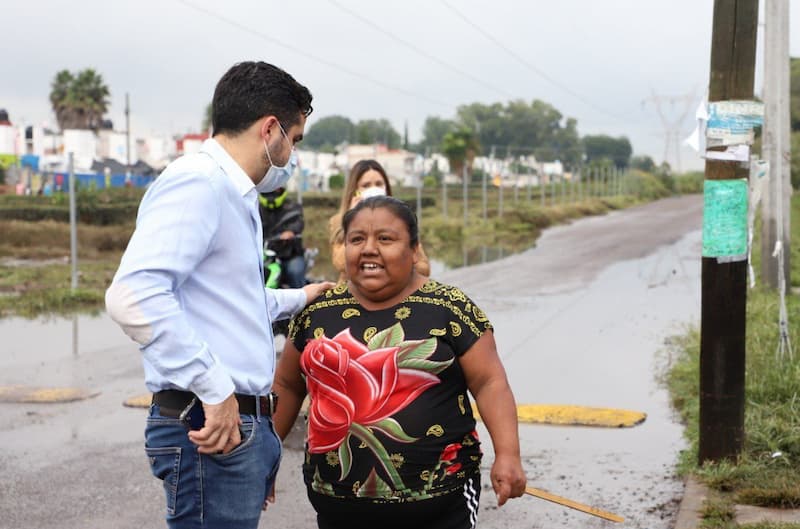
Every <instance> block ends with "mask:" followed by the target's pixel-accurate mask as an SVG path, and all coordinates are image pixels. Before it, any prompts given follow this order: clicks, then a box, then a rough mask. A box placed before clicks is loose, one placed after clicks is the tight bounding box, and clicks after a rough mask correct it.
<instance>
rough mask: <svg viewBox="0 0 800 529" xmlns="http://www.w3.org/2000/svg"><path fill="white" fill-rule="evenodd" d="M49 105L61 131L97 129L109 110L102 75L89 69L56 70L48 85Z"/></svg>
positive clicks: (106, 89) (107, 90)
mask: <svg viewBox="0 0 800 529" xmlns="http://www.w3.org/2000/svg"><path fill="white" fill-rule="evenodd" d="M50 87H51V88H50V104H51V105H52V106H53V112H55V114H56V120H57V121H58V126H59V127H60V128H61V130H64V129H92V130H96V129H98V128H99V127H100V125H101V124H102V121H103V114H105V113H106V111H107V110H108V97H109V95H110V92H109V89H108V86H107V85H106V84H105V83H104V82H103V77H102V76H101V75H100V74H98V73H97V72H95V71H94V70H93V69H91V68H87V69H85V70H82V71H80V72H78V73H77V75H74V74H72V73H71V72H70V71H68V70H61V71H60V72H58V73H57V74H56V76H55V78H54V79H53V82H52V84H51V85H50Z"/></svg>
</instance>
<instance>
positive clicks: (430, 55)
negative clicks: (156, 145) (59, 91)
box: [0, 0, 800, 169]
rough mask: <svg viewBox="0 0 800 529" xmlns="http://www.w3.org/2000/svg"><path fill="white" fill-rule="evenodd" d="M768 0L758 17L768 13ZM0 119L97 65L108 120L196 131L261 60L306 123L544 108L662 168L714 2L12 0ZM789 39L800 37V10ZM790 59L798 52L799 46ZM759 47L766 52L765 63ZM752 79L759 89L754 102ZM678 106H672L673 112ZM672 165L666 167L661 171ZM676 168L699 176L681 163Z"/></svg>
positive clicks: (698, 73)
mask: <svg viewBox="0 0 800 529" xmlns="http://www.w3.org/2000/svg"><path fill="white" fill-rule="evenodd" d="M764 1H765V0H762V2H761V3H762V9H763V3H764ZM3 4H4V7H3V19H4V23H3V25H2V26H3V27H2V30H0V49H1V50H3V51H4V53H3V55H4V57H5V58H6V60H5V61H4V68H3V76H2V81H0V108H5V109H7V110H8V112H9V114H10V117H11V120H12V122H13V123H15V124H41V123H43V122H47V123H50V124H54V122H55V119H54V117H53V114H52V112H51V110H50V103H49V101H48V94H49V90H50V83H51V81H52V79H53V77H54V76H55V74H56V72H57V71H59V70H61V69H65V68H66V69H69V70H72V71H77V70H81V69H84V68H94V69H96V70H97V71H98V72H99V73H100V74H101V75H102V76H103V78H104V80H105V82H106V83H107V84H108V85H109V87H110V89H111V105H110V109H109V117H110V118H111V119H112V120H113V121H114V123H115V127H116V128H117V129H124V123H125V122H124V106H125V93H126V92H127V93H129V94H130V99H131V130H132V132H133V133H134V134H135V135H146V134H151V133H154V134H158V133H161V134H172V133H179V132H190V131H191V132H197V131H198V130H199V127H200V123H201V121H202V118H203V112H204V108H205V106H206V104H207V103H208V102H210V100H211V96H212V94H213V90H214V85H215V84H216V82H217V80H218V79H219V77H220V76H221V75H222V74H223V73H224V72H225V71H226V70H227V69H228V68H229V67H230V66H231V65H232V64H233V63H235V62H237V61H241V60H251V59H256V60H265V61H267V62H271V63H273V64H276V65H278V66H280V67H282V68H284V69H286V70H287V71H289V72H290V73H291V74H292V75H293V76H294V77H295V78H296V79H297V80H298V81H300V82H301V83H303V84H305V85H306V86H308V87H309V89H310V90H311V92H312V94H313V95H314V102H313V106H314V109H315V110H314V114H313V115H312V119H311V120H310V123H312V124H313V122H314V120H316V119H319V118H320V117H324V116H329V115H332V114H340V115H344V116H347V117H349V118H350V119H352V120H354V121H357V120H359V119H365V118H388V119H389V120H391V121H392V123H393V124H394V125H395V127H396V128H397V130H398V131H399V132H400V133H401V134H402V130H403V126H404V123H405V122H408V127H409V134H410V136H411V140H412V141H414V140H418V139H419V138H420V136H421V129H422V124H423V122H424V121H425V118H426V117H427V116H439V117H442V118H452V117H454V116H455V111H456V108H457V107H458V105H462V104H469V103H473V102H481V103H487V104H488V103H493V102H498V101H500V102H505V101H508V100H509V99H524V100H526V101H531V100H533V99H541V100H543V101H546V102H548V103H550V104H552V105H553V106H555V107H556V108H557V109H558V110H559V111H560V112H561V113H562V114H563V115H564V116H567V117H574V118H576V119H577V121H578V130H579V132H580V133H581V134H582V135H584V134H598V133H603V134H610V135H613V136H621V135H625V136H627V137H628V138H629V139H630V140H631V143H632V144H633V148H634V153H636V154H648V155H651V156H652V157H653V158H654V159H655V160H656V161H657V162H660V161H661V160H662V159H663V158H664V136H663V130H664V129H663V125H662V121H661V119H660V118H659V115H658V113H657V109H656V104H655V103H654V101H653V96H654V95H657V96H660V97H661V99H662V111H663V112H664V114H665V116H666V117H667V119H668V120H669V121H671V122H674V121H675V120H677V118H678V117H679V116H680V114H681V113H683V111H684V110H685V108H686V104H687V102H686V101H687V99H688V98H687V96H692V98H691V99H692V103H691V105H690V107H691V110H690V111H689V114H688V117H687V118H686V120H685V121H684V122H683V127H682V130H683V135H684V136H685V135H688V134H689V132H691V129H692V128H693V118H692V116H693V114H694V108H695V107H696V106H697V102H699V100H700V99H701V98H702V97H703V96H704V94H705V91H706V87H707V85H708V70H709V53H710V40H711V19H712V11H713V2H712V1H711V0H670V1H668V2H665V1H656V0H603V1H597V0H492V1H485V0H484V1H479V0H404V1H398V0H393V1H388V0H305V1H303V0H226V1H224V2H220V1H211V0H136V1H133V0H115V1H108V0H70V1H65V0H5V1H4V2H3ZM793 7H795V9H793V10H792V12H791V20H790V27H791V28H800V6H797V5H796V6H793ZM794 33H795V34H792V35H791V38H790V41H791V45H790V53H791V54H792V55H793V56H800V36H798V35H797V34H796V33H797V32H794ZM760 46H761V38H760V39H759V54H760V53H761V47H760ZM760 77H761V76H760V74H759V76H758V80H757V87H756V91H757V92H758V91H759V90H760ZM669 98H673V99H672V103H670V102H669V100H670V99H669ZM668 161H669V162H670V163H672V164H673V165H675V160H674V155H672V154H670V158H669V159H668ZM681 161H682V166H683V168H684V169H686V168H691V167H700V166H701V165H702V164H701V162H700V161H699V159H698V158H697V157H696V155H693V154H692V153H691V151H689V150H688V149H684V150H682V151H681Z"/></svg>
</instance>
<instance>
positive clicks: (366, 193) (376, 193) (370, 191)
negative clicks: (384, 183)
mask: <svg viewBox="0 0 800 529" xmlns="http://www.w3.org/2000/svg"><path fill="white" fill-rule="evenodd" d="M384 195H386V188H384V187H379V186H372V187H368V188H366V189H364V190H363V191H361V199H362V200H364V199H366V198H370V197H382V196H384Z"/></svg>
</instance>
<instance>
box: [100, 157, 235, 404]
mask: <svg viewBox="0 0 800 529" xmlns="http://www.w3.org/2000/svg"><path fill="white" fill-rule="evenodd" d="M153 186H154V188H153V189H151V190H149V191H148V193H147V194H146V195H145V197H144V199H143V200H142V204H141V206H140V208H139V214H138V217H137V222H136V230H135V232H134V234H133V236H132V238H131V240H130V242H129V244H128V247H127V249H126V250H125V254H124V255H123V257H122V261H121V262H120V267H119V270H118V271H117V274H116V275H115V277H114V280H113V282H112V284H111V286H110V287H109V288H108V290H107V291H106V309H107V311H108V313H109V315H110V316H111V318H112V319H113V320H114V321H115V322H117V323H118V324H119V325H120V327H122V329H123V330H124V331H125V333H126V334H127V335H128V336H130V337H131V338H132V339H133V340H134V341H136V342H137V343H138V344H139V345H140V346H141V351H142V354H143V356H144V359H145V361H146V362H147V363H148V364H149V365H150V366H151V367H152V368H153V369H155V370H156V372H158V373H159V375H160V376H161V377H162V378H163V379H165V380H167V381H168V382H169V383H171V384H173V385H175V386H177V387H179V388H183V389H186V390H189V391H193V392H194V393H196V394H197V395H198V396H199V397H200V399H201V400H202V401H203V402H206V403H209V404H216V403H219V402H221V401H222V400H224V399H225V398H226V397H227V396H228V395H230V394H231V393H233V391H234V383H233V381H232V379H231V377H230V375H229V374H228V373H226V372H225V369H224V368H223V367H222V365H221V364H220V362H219V361H218V360H217V358H216V357H215V355H214V351H211V350H210V348H209V345H208V343H207V342H206V341H205V340H204V339H203V336H202V334H201V333H200V332H199V331H198V329H195V328H193V327H192V325H191V324H190V322H189V320H188V319H187V317H186V314H185V312H184V311H183V308H182V306H181V300H180V298H179V294H178V290H179V287H180V285H181V284H182V283H183V282H184V281H185V280H186V279H187V277H189V275H190V274H192V272H193V271H194V270H195V269H196V268H197V266H198V264H199V263H200V262H201V261H202V260H203V259H204V258H205V256H206V255H207V254H208V253H209V251H210V249H211V247H212V244H213V241H214V237H215V236H216V233H217V231H218V227H219V223H220V215H221V212H220V208H219V205H218V202H217V199H216V192H215V189H214V187H213V186H212V184H211V182H209V181H208V179H207V178H205V177H203V176H202V175H200V174H196V173H194V174H193V173H191V172H187V173H180V172H179V173H177V174H171V175H169V177H168V178H167V177H166V175H162V176H161V177H160V178H159V179H158V180H156V182H155V183H154V184H153Z"/></svg>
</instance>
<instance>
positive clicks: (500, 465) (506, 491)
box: [489, 454, 528, 506]
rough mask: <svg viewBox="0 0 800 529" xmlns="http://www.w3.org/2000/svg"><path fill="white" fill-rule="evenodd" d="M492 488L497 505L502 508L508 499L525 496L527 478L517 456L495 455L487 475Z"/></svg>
mask: <svg viewBox="0 0 800 529" xmlns="http://www.w3.org/2000/svg"><path fill="white" fill-rule="evenodd" d="M489 477H490V479H491V480H492V488H493V489H494V493H495V495H496V496H497V505H498V506H502V505H503V504H504V503H505V502H506V501H507V500H508V499H509V498H519V497H520V496H522V495H523V494H525V485H526V484H527V481H528V480H527V478H526V477H525V471H524V470H523V469H522V461H521V460H520V458H519V456H511V455H502V454H501V455H497V456H495V459H494V464H493V465H492V471H491V472H490V473H489Z"/></svg>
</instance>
